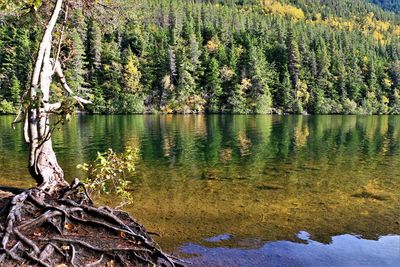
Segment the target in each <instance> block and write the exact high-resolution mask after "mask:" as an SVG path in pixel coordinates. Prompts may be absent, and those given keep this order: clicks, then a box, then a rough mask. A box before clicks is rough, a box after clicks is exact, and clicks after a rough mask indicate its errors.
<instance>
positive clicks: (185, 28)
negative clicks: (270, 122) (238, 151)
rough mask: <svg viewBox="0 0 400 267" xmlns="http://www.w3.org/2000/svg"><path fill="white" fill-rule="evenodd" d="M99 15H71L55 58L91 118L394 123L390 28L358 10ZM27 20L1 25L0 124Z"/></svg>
mask: <svg viewBox="0 0 400 267" xmlns="http://www.w3.org/2000/svg"><path fill="white" fill-rule="evenodd" d="M106 10H108V11H105V12H103V13H102V14H100V15H99V16H97V19H87V18H86V17H85V16H84V15H83V14H81V13H74V14H71V19H70V20H69V23H68V25H67V27H68V29H69V30H68V31H66V32H67V34H66V35H65V36H63V38H64V42H63V49H62V53H61V55H60V59H61V60H62V62H63V65H64V66H63V67H64V68H65V70H66V73H65V75H66V78H67V80H68V82H69V84H70V86H71V87H72V88H73V89H74V90H75V91H76V92H77V93H78V94H81V95H83V96H84V97H90V98H91V99H92V100H93V106H92V107H90V111H91V112H95V113H142V112H163V113H200V112H209V113H271V112H278V113H283V112H287V113H302V112H308V113H314V114H328V113H329V114H339V113H340V114H398V113H400V45H399V38H400V17H399V16H397V15H395V14H394V13H392V12H386V11H384V10H382V9H381V8H379V7H378V6H377V5H373V4H370V3H367V1H364V0H323V1H321V0H227V1H222V0H213V1H212V0H209V1H200V0H126V1H122V0H121V1H111V4H110V6H109V8H108V9H106ZM29 19H32V18H29ZM26 20H28V18H27V17H24V16H23V17H20V18H15V17H11V16H8V15H7V14H0V112H1V113H14V112H16V111H17V109H18V107H19V106H20V105H21V104H22V105H23V104H24V100H23V97H22V98H21V96H23V93H24V92H25V90H26V88H27V87H29V81H30V73H31V70H32V65H33V56H32V55H33V54H34V53H35V51H36V50H37V46H38V39H39V38H40V31H39V30H38V29H37V28H36V27H35V26H34V25H38V23H41V22H40V21H39V22H38V21H34V22H31V21H26ZM54 42H55V43H57V42H58V40H57V39H56V40H54ZM58 87H59V86H57V84H56V85H53V89H54V90H55V91H56V92H57V91H59V92H60V93H59V95H58V97H59V98H62V97H63V96H62V90H61V89H60V88H58ZM21 102H22V103H21Z"/></svg>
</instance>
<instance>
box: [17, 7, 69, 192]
mask: <svg viewBox="0 0 400 267" xmlns="http://www.w3.org/2000/svg"><path fill="white" fill-rule="evenodd" d="M62 5H63V0H57V2H56V4H55V6H54V10H53V13H52V16H51V19H50V21H49V22H48V24H47V26H46V31H45V33H44V36H43V39H42V41H41V43H40V47H39V51H38V55H37V59H36V64H35V68H34V71H33V75H32V82H31V87H30V91H29V97H30V101H31V105H30V107H29V108H28V111H27V116H26V119H25V120H26V121H25V127H24V135H25V139H26V140H25V141H26V142H27V143H28V144H29V172H30V173H31V175H32V177H33V178H34V179H35V180H36V182H37V184H38V187H39V188H40V189H42V190H45V191H47V192H48V193H50V194H52V193H54V192H57V191H58V190H59V189H61V188H63V187H65V186H67V185H68V183H67V182H66V181H65V180H64V173H63V170H62V169H61V167H60V166H59V164H58V162H57V158H56V155H55V153H54V151H53V147H52V142H51V129H50V114H51V112H53V111H56V110H57V109H58V108H60V107H61V103H53V104H50V103H49V100H50V84H51V82H52V76H53V74H54V73H55V71H56V69H57V75H58V76H60V73H61V76H62V71H61V67H60V64H59V63H58V62H56V60H57V59H56V60H54V59H51V58H50V55H51V49H52V33H53V30H54V27H55V25H56V22H57V18H58V16H59V14H60V12H61V9H62ZM56 67H57V68H56ZM62 84H63V87H65V86H67V85H66V83H65V79H64V80H63V81H62ZM68 92H69V93H72V92H71V90H69V88H68Z"/></svg>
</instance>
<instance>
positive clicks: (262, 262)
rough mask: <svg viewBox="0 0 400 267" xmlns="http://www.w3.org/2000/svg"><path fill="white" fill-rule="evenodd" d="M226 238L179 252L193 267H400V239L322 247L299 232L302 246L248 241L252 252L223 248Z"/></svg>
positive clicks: (353, 239) (349, 240) (343, 240)
mask: <svg viewBox="0 0 400 267" xmlns="http://www.w3.org/2000/svg"><path fill="white" fill-rule="evenodd" d="M229 236H230V235H228V234H224V235H220V236H216V237H211V238H207V239H206V241H214V242H216V243H209V244H206V245H199V244H194V243H189V244H186V245H185V246H183V247H182V248H181V252H182V253H185V254H188V255H189V257H190V256H192V257H190V258H189V261H190V262H192V263H193V266H205V265H207V266H243V267H245V266H296V267H298V266H324V267H329V266H341V267H346V266H348V267H357V266H360V267H361V266H363V267H368V266H370V267H377V266H380V267H392V266H393V267H397V266H399V264H400V236H382V237H380V238H379V239H378V240H367V239H362V238H359V237H357V236H353V235H349V234H345V235H338V236H334V237H332V242H331V243H330V244H323V243H320V242H317V241H313V240H312V239H310V238H309V234H308V233H307V232H304V231H302V232H300V233H299V234H298V237H299V238H300V239H302V240H303V241H304V242H305V243H296V242H291V241H275V242H266V243H262V242H257V241H255V240H250V241H249V243H252V244H253V248H249V247H247V246H246V248H240V247H239V248H228V247H224V245H223V241H224V240H226V238H227V237H229ZM217 240H218V241H217ZM241 242H242V243H243V242H245V243H246V241H244V240H241ZM214 246H216V247H214ZM193 256H194V257H193Z"/></svg>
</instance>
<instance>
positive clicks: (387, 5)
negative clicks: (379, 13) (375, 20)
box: [370, 0, 400, 13]
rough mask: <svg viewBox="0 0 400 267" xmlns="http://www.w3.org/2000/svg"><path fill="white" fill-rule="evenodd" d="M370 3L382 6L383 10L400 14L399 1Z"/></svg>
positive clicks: (380, 0)
mask: <svg viewBox="0 0 400 267" xmlns="http://www.w3.org/2000/svg"><path fill="white" fill-rule="evenodd" d="M370 2H371V3H374V4H377V5H379V6H381V7H382V8H383V9H387V10H391V11H393V12H396V13H400V2H399V1H398V0H370Z"/></svg>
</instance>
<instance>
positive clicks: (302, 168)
mask: <svg viewBox="0 0 400 267" xmlns="http://www.w3.org/2000/svg"><path fill="white" fill-rule="evenodd" d="M12 120H13V117H12V116H1V117H0V137H1V138H0V178H1V179H0V182H1V183H2V184H8V185H14V186H30V185H32V183H31V181H30V178H29V175H28V173H27V170H26V167H25V166H26V165H27V148H26V146H25V144H24V143H23V141H22V139H23V137H22V132H21V129H20V128H18V129H17V130H12V129H11V128H10V123H11V122H12ZM19 127H20V126H19ZM53 140H54V146H55V150H56V152H57V156H58V160H59V162H60V164H61V165H62V167H63V168H64V170H65V173H66V176H67V177H69V178H70V179H72V178H74V177H83V176H84V174H83V173H81V172H80V171H79V170H77V169H76V165H77V164H79V163H82V162H88V161H90V160H91V159H93V158H94V157H95V156H96V152H97V151H105V150H107V149H108V148H113V149H114V150H116V151H123V150H124V148H126V147H128V146H136V147H139V148H140V159H139V161H138V166H137V172H136V175H135V177H132V181H133V183H132V192H133V193H134V198H135V203H136V204H135V205H133V206H131V207H126V209H127V210H128V211H129V212H131V214H132V215H134V216H135V217H136V218H137V219H138V220H139V221H140V222H141V223H143V224H144V225H145V226H146V227H147V229H148V230H150V231H152V232H158V233H161V234H162V236H161V237H156V239H157V241H159V243H160V244H161V246H162V247H163V248H164V249H166V250H167V251H170V252H172V253H175V254H178V255H181V256H184V257H187V258H188V261H190V262H192V263H193V264H194V265H195V266H399V262H400V116H241V115H237V116H230V115H221V116H220V115H211V116H200V115H198V116H194V115H188V116H185V115H175V116H172V115H160V116H157V115H136V116H135V115H133V116H76V117H75V118H73V119H72V121H71V122H69V123H68V125H66V126H65V127H63V128H62V129H60V130H58V131H56V132H55V134H54V138H53ZM104 201H105V202H106V203H108V204H113V203H112V200H111V199H109V200H104Z"/></svg>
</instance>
